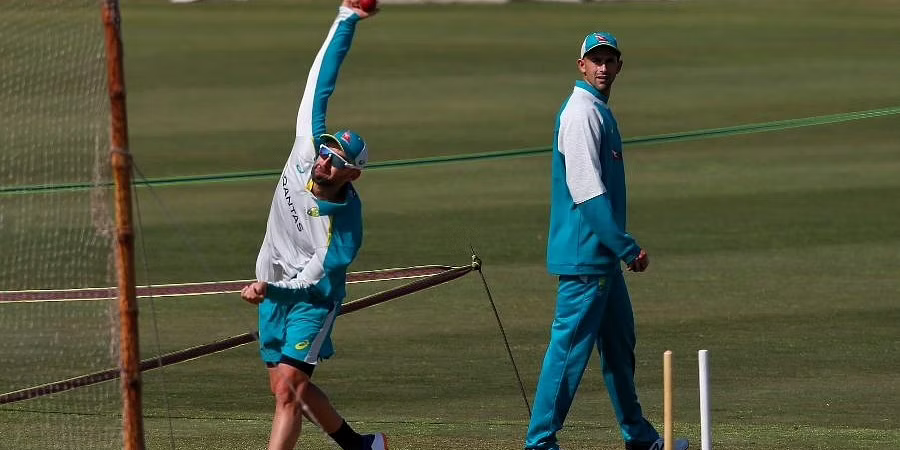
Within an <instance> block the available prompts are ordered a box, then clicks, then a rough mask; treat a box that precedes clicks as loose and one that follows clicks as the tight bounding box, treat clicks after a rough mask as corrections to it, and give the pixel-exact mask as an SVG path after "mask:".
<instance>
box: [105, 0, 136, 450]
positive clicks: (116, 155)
mask: <svg viewBox="0 0 900 450" xmlns="http://www.w3.org/2000/svg"><path fill="white" fill-rule="evenodd" d="M103 25H104V30H105V37H106V39H105V40H106V67H107V86H108V90H109V100H110V164H111V165H112V170H113V178H114V180H115V202H116V251H115V255H116V266H117V269H116V277H117V283H118V288H119V291H118V306H119V322H120V323H119V327H120V336H119V339H120V350H119V351H120V354H119V360H120V371H121V377H122V400H123V405H122V408H123V409H122V416H123V435H124V448H125V449H126V450H143V449H144V426H143V413H142V407H141V391H142V383H141V369H140V346H139V342H138V305H137V300H136V288H135V269H134V226H133V215H132V204H131V172H132V161H131V155H130V154H129V151H128V120H127V114H126V107H125V74H124V68H123V51H122V32H121V31H122V30H121V25H122V16H121V12H120V9H119V1H118V0H105V1H104V2H103Z"/></svg>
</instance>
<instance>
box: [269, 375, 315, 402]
mask: <svg viewBox="0 0 900 450" xmlns="http://www.w3.org/2000/svg"><path fill="white" fill-rule="evenodd" d="M309 383H310V381H309V377H307V376H306V375H305V374H303V375H301V376H297V377H279V378H277V379H275V380H274V381H273V383H272V393H273V394H274V395H275V401H276V402H277V403H279V404H281V405H294V404H299V403H300V402H301V398H302V397H303V392H304V391H305V390H306V388H307V387H308V386H309Z"/></svg>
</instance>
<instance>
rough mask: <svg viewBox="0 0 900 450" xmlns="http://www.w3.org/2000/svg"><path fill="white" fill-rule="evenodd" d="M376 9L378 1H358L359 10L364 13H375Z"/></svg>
mask: <svg viewBox="0 0 900 450" xmlns="http://www.w3.org/2000/svg"><path fill="white" fill-rule="evenodd" d="M377 7H378V0H359V9H361V10H363V11H365V12H372V11H375V8H377Z"/></svg>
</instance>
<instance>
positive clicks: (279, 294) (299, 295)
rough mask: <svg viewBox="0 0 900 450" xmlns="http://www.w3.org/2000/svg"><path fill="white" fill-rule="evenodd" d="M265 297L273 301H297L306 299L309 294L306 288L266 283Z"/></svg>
mask: <svg viewBox="0 0 900 450" xmlns="http://www.w3.org/2000/svg"><path fill="white" fill-rule="evenodd" d="M266 284H267V286H266V298H268V299H269V300H272V301H273V302H275V303H298V302H302V301H306V299H307V297H308V296H309V295H308V294H307V292H306V289H292V288H284V287H280V286H276V285H274V284H272V283H266Z"/></svg>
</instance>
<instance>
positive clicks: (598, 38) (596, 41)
mask: <svg viewBox="0 0 900 450" xmlns="http://www.w3.org/2000/svg"><path fill="white" fill-rule="evenodd" d="M601 45H605V46H607V47H609V48H611V49H613V50H615V52H616V53H618V54H619V55H621V54H622V51H621V50H619V43H618V42H616V37H615V36H613V35H611V34H609V33H606V32H603V31H598V32H596V33H591V34H589V35H587V36H585V38H584V42H582V43H581V57H582V58H584V55H586V54H587V53H588V52H589V51H591V50H593V49H595V48H597V47H600V46H601Z"/></svg>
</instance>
